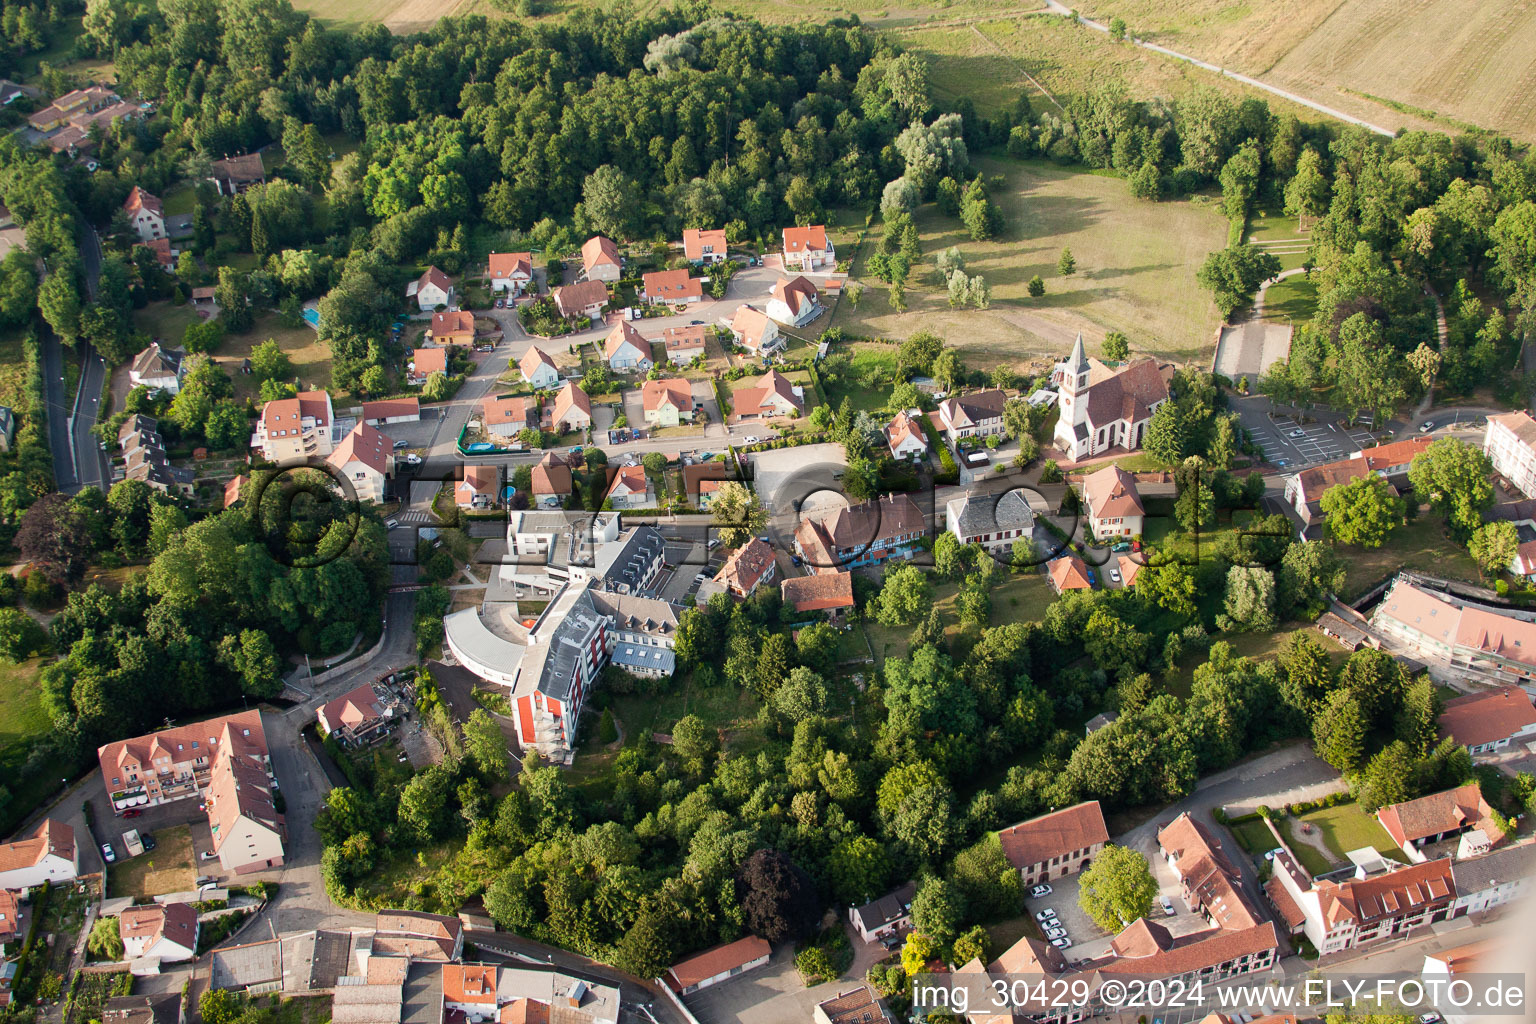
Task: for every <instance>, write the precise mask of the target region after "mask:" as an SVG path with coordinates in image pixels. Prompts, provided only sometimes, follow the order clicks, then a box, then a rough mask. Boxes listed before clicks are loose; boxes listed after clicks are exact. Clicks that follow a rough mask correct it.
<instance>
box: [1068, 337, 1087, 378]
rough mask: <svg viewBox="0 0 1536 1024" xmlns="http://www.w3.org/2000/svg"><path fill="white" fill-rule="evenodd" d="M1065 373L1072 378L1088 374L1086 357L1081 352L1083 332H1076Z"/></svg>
mask: <svg viewBox="0 0 1536 1024" xmlns="http://www.w3.org/2000/svg"><path fill="white" fill-rule="evenodd" d="M1067 372H1069V373H1071V374H1073V375H1074V376H1075V375H1077V374H1080V373H1087V372H1088V356H1087V355H1086V354H1085V353H1084V352H1083V332H1082V331H1078V332H1077V341H1076V342H1074V343H1073V345H1072V354H1071V355H1070V356H1068V357H1067Z"/></svg>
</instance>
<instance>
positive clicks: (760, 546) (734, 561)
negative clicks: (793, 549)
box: [715, 537, 773, 594]
mask: <svg viewBox="0 0 1536 1024" xmlns="http://www.w3.org/2000/svg"><path fill="white" fill-rule="evenodd" d="M772 568H773V549H772V548H770V547H769V546H768V545H767V544H764V543H763V542H762V541H761V540H759V539H758V538H756V537H753V538H752V539H751V540H749V541H747V542H746V543H745V544H743V545H742V546H741V547H739V548H737V549H736V550H735V551H732V552H731V555H730V557H729V558H727V559H726V560H725V564H724V565H722V566H721V567H720V571H719V572H718V573H717V574H716V575H715V580H716V581H717V582H719V583H721V584H723V585H725V586H726V587H728V588H730V589H731V590H735V591H738V592H740V593H743V594H748V593H751V592H752V588H753V587H756V586H757V584H758V583H759V582H760V581H761V580H762V578H763V577H764V576H765V575H767V573H768V571H769V570H770V569H772Z"/></svg>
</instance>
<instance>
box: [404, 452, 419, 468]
mask: <svg viewBox="0 0 1536 1024" xmlns="http://www.w3.org/2000/svg"><path fill="white" fill-rule="evenodd" d="M405 464H406V465H407V466H419V465H421V456H420V455H417V454H416V453H415V452H411V453H410V454H409V455H407V456H406V457H405Z"/></svg>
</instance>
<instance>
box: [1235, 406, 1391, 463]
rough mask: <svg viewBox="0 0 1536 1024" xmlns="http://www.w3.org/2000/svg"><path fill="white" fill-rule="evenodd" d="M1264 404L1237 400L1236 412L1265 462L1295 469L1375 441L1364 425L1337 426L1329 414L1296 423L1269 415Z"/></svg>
mask: <svg viewBox="0 0 1536 1024" xmlns="http://www.w3.org/2000/svg"><path fill="white" fill-rule="evenodd" d="M1264 409H1265V407H1264V406H1258V405H1255V404H1253V403H1250V402H1243V403H1240V404H1239V406H1238V415H1239V417H1240V418H1241V420H1242V424H1243V426H1244V427H1245V428H1246V429H1247V431H1248V436H1249V437H1251V438H1252V439H1253V443H1254V446H1255V447H1257V448H1258V449H1259V451H1260V452H1261V453H1262V457H1263V459H1264V461H1265V462H1267V463H1269V464H1270V465H1272V466H1278V467H1280V468H1282V469H1296V468H1299V467H1301V466H1311V465H1316V464H1319V463H1323V462H1334V461H1336V460H1339V459H1345V458H1348V457H1349V456H1350V455H1351V454H1353V453H1354V452H1357V451H1360V450H1361V449H1362V448H1369V447H1371V446H1372V445H1374V444H1375V443H1376V438H1375V437H1374V435H1372V433H1371V431H1370V429H1369V428H1367V427H1362V426H1355V427H1341V426H1339V425H1338V424H1337V423H1336V422H1333V420H1332V417H1331V416H1329V417H1328V419H1327V421H1325V422H1318V423H1306V424H1303V423H1297V422H1296V421H1295V420H1292V419H1287V418H1284V417H1277V418H1275V419H1270V418H1269V416H1268V415H1267V414H1266V413H1265V411H1264Z"/></svg>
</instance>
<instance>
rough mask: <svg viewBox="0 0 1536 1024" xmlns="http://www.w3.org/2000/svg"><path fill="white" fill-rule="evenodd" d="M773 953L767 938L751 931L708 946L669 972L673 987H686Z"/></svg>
mask: <svg viewBox="0 0 1536 1024" xmlns="http://www.w3.org/2000/svg"><path fill="white" fill-rule="evenodd" d="M772 953H773V947H772V946H770V945H768V943H767V942H766V941H765V940H763V939H760V938H758V937H757V936H756V935H749V936H747V937H746V938H744V939H737V940H736V941H735V942H731V943H727V944H726V945H724V946H716V947H715V948H714V949H706V950H705V951H704V952H702V953H700V954H698V955H697V956H692V957H689V958H688V959H687V960H683V961H681V962H679V963H675V964H673V965H672V966H671V967H669V968H667V975H668V976H669V979H670V981H671V982H672V985H673V987H674V988H678V989H685V988H687V987H689V986H690V985H697V984H698V983H699V982H701V981H704V980H705V979H706V978H713V977H714V976H715V975H717V974H723V973H725V972H726V971H728V970H730V969H731V968H732V967H742V966H745V965H746V964H749V963H751V962H752V961H754V960H759V959H761V958H763V957H765V956H769V955H771V954H772Z"/></svg>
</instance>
